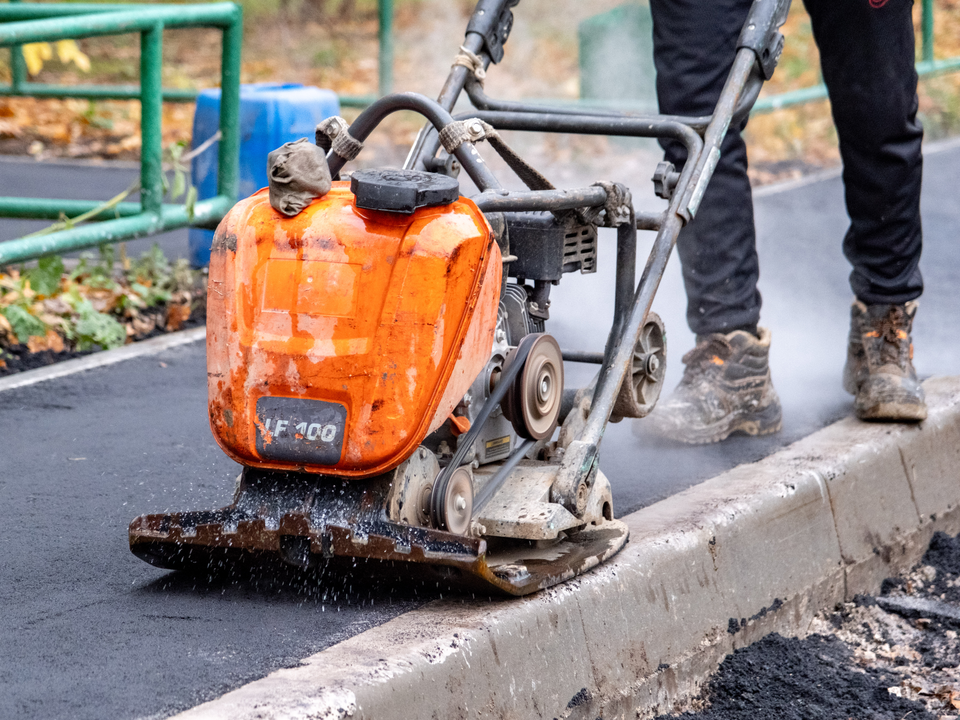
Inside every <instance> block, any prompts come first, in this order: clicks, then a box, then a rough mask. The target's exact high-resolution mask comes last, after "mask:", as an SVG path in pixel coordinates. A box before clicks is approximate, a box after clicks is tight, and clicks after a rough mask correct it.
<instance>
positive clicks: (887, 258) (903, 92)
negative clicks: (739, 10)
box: [805, 0, 926, 420]
mask: <svg viewBox="0 0 960 720" xmlns="http://www.w3.org/2000/svg"><path fill="white" fill-rule="evenodd" d="M805 3H806V6H807V10H808V12H809V13H810V17H811V21H812V25H813V33H814V38H815V39H816V41H817V45H818V46H819V47H820V55H821V64H822V68H823V78H824V81H825V82H826V85H827V89H828V90H829V93H830V101H831V104H832V108H833V117H834V122H835V123H836V125H837V135H838V137H839V139H840V154H841V157H842V158H843V181H844V188H845V190H846V200H847V212H848V214H849V215H850V228H849V229H848V230H847V234H846V237H845V238H844V241H843V251H844V254H845V255H846V257H847V259H848V260H849V261H850V263H851V264H852V265H853V272H852V273H851V274H850V286H851V287H852V289H853V292H854V294H855V295H856V297H857V301H856V302H855V303H854V306H853V308H852V312H851V328H850V344H849V353H848V360H847V367H846V369H845V370H844V385H845V387H846V388H847V389H848V390H849V391H850V392H852V393H854V394H855V395H856V403H855V408H856V412H857V415H858V416H859V417H861V418H863V419H869V420H922V419H923V418H925V417H926V406H925V404H924V398H923V390H922V388H921V387H920V384H919V383H918V382H917V377H916V372H915V371H914V368H913V363H912V356H913V345H912V340H911V337H910V333H911V330H912V324H913V316H914V314H915V313H916V304H915V303H914V302H911V301H913V300H915V299H916V298H917V297H919V296H920V293H921V292H922V291H923V279H922V277H921V275H920V268H919V261H920V250H921V230H920V179H921V168H922V158H921V152H920V143H921V140H922V138H923V128H922V127H921V125H920V122H919V121H918V120H917V74H916V71H915V70H914V53H915V48H914V34H913V20H912V9H913V2H912V0H843V2H837V0H805Z"/></svg>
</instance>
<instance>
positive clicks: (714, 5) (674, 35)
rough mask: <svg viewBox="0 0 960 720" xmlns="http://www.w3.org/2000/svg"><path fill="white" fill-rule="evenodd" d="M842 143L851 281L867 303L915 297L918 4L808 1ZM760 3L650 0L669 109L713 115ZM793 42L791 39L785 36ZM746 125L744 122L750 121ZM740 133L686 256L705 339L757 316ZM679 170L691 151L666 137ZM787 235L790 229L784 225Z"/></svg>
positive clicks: (690, 296) (686, 234) (685, 242)
mask: <svg viewBox="0 0 960 720" xmlns="http://www.w3.org/2000/svg"><path fill="white" fill-rule="evenodd" d="M805 4H806V7H807V11H808V12H809V14H810V18H811V21H812V27H813V35H814V39H815V40H816V42H817V45H818V47H819V48H820V56H821V67H822V70H823V78H824V82H825V83H826V86H827V89H828V91H829V95H830V102H831V105H832V109H833V120H834V123H835V124H836V126H837V134H838V136H839V140H840V155H841V158H842V160H843V182H844V188H845V191H846V204H847V212H848V214H849V216H850V227H849V229H848V231H847V234H846V237H845V238H844V241H843V251H844V254H845V255H846V257H847V259H848V260H849V261H850V263H851V265H852V266H853V271H852V273H851V274H850V286H851V287H852V289H853V292H854V294H855V295H856V297H857V298H859V299H860V300H862V301H863V302H865V303H867V304H874V303H903V302H906V301H908V300H913V299H914V298H916V297H918V296H919V295H920V293H921V292H922V291H923V281H922V278H921V276H920V269H919V267H918V263H919V260H920V248H921V231H920V175H921V164H922V158H921V154H920V142H921V139H922V137H923V128H922V127H921V125H920V122H919V121H918V120H917V74H916V71H915V70H914V52H915V51H914V35H913V21H912V17H911V9H912V6H913V2H912V0H805ZM750 5H751V0H650V7H651V10H652V13H653V23H654V61H655V64H656V68H657V93H658V95H659V99H660V111H661V112H663V113H667V114H681V115H708V114H711V113H712V112H713V109H714V106H715V104H716V102H717V98H718V97H719V96H720V91H721V89H722V88H723V84H724V82H725V80H726V77H727V73H728V72H729V70H730V67H731V65H732V63H733V58H734V54H735V51H736V45H737V38H738V36H739V34H740V29H741V27H742V25H743V22H744V19H745V18H746V15H747V11H748V10H749V8H750ZM787 42H788V43H789V42H790V38H789V37H788V38H787ZM745 124H746V123H744V125H745ZM742 130H743V126H741V127H734V128H731V129H730V132H729V133H728V134H727V137H726V138H725V139H724V142H723V144H722V146H721V156H720V162H719V165H718V166H717V169H716V173H715V174H714V177H713V180H712V181H711V183H710V185H709V186H708V189H707V191H706V193H705V195H704V198H703V202H702V204H701V205H700V209H699V211H698V213H697V217H696V219H695V220H693V222H691V223H690V224H689V225H688V226H687V227H685V228H684V229H683V231H682V232H681V233H680V238H679V240H678V243H677V249H678V252H679V254H680V261H681V264H682V268H683V278H684V284H685V286H686V291H687V300H688V305H687V321H688V323H689V325H690V328H691V330H693V331H694V332H695V333H697V334H698V335H702V334H708V333H714V332H724V333H725V332H730V331H731V330H734V329H738V328H752V327H754V326H756V324H757V322H758V321H759V319H760V293H759V292H758V291H757V279H758V277H759V265H758V262H757V251H756V237H755V232H754V224H753V204H752V199H751V193H750V183H749V182H748V180H747V152H746V146H745V144H744V142H743V139H742V138H741V135H740V134H741V132H742ZM661 144H662V145H663V148H664V151H665V154H666V158H667V159H668V160H670V161H671V162H673V163H674V164H675V165H677V167H678V168H679V167H680V166H682V164H683V162H684V160H685V158H686V152H685V150H684V148H683V147H682V146H681V145H680V144H679V143H677V142H675V141H664V142H662V143H661ZM783 231H784V232H789V228H784V229H783Z"/></svg>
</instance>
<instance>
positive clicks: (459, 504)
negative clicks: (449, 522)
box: [453, 495, 467, 512]
mask: <svg viewBox="0 0 960 720" xmlns="http://www.w3.org/2000/svg"><path fill="white" fill-rule="evenodd" d="M453 506H454V507H455V508H456V509H457V512H463V511H464V510H466V509H467V501H466V500H464V499H463V495H457V497H456V499H455V500H454V501H453Z"/></svg>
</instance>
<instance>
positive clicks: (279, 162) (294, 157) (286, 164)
mask: <svg viewBox="0 0 960 720" xmlns="http://www.w3.org/2000/svg"><path fill="white" fill-rule="evenodd" d="M267 179H268V182H269V183H270V204H271V205H272V206H273V209H274V210H276V211H277V212H279V213H282V214H283V215H286V216H287V217H293V216H294V215H296V214H298V213H299V212H300V211H301V210H303V209H304V208H305V207H306V206H307V205H309V204H310V203H311V202H312V201H313V199H314V198H318V197H322V196H324V195H326V194H327V193H328V192H330V184H331V182H330V167H329V166H328V165H327V157H326V155H325V154H324V152H323V150H321V149H320V148H318V147H317V146H316V145H314V144H313V143H312V142H310V141H309V140H308V139H307V138H301V139H300V140H297V141H295V142H288V143H286V144H285V145H283V146H282V147H279V148H277V149H276V150H274V151H273V152H272V153H270V154H269V155H268V156H267Z"/></svg>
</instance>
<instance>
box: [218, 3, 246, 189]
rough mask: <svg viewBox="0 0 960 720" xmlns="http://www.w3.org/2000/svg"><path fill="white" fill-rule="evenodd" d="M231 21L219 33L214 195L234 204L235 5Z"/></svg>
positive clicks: (239, 35)
mask: <svg viewBox="0 0 960 720" xmlns="http://www.w3.org/2000/svg"><path fill="white" fill-rule="evenodd" d="M235 8H236V11H235V13H234V17H233V22H232V23H231V24H230V25H229V26H228V27H226V28H224V30H223V51H222V55H223V58H222V60H221V63H222V64H221V66H220V134H221V137H220V150H219V155H218V156H217V163H218V165H217V194H218V195H220V196H221V197H227V198H229V199H230V203H231V204H233V203H234V202H236V198H237V192H238V189H239V184H240V56H241V53H242V50H243V13H242V11H241V9H240V7H239V6H235Z"/></svg>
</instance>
